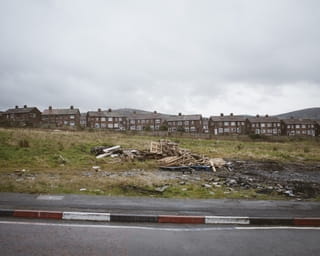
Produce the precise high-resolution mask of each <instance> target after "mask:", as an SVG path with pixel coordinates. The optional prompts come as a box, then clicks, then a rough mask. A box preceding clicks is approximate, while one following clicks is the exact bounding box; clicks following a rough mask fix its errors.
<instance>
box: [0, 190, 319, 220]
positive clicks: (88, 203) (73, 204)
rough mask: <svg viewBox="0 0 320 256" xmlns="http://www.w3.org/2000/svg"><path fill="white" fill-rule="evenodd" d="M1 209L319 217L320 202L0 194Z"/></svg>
mask: <svg viewBox="0 0 320 256" xmlns="http://www.w3.org/2000/svg"><path fill="white" fill-rule="evenodd" d="M0 208H1V209H31V210H33V209H36V210H44V209H45V210H60V211H62V210H64V211H66V210H70V211H95V212H114V213H127V212H130V213H137V214H181V215H202V216H204V215H220V216H223V215H224V216H250V217H270V216H277V217H319V216H320V203H319V202H299V201H254V200H231V199H222V200H216V199H211V200H199V199H197V200H195V199H193V200H190V199H162V198H161V199H160V198H135V197H107V196H88V195H59V196H54V195H52V196H46V195H43V196H42V195H40V196H39V195H35V194H33V195H31V194H20V193H0Z"/></svg>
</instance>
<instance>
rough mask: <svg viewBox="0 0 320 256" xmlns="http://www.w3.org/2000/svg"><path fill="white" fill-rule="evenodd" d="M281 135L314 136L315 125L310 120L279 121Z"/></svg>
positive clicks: (292, 119)
mask: <svg viewBox="0 0 320 256" xmlns="http://www.w3.org/2000/svg"><path fill="white" fill-rule="evenodd" d="M281 126H282V135H285V136H295V135H297V136H315V135H316V124H315V121H313V120H310V119H295V118H289V119H283V120H281Z"/></svg>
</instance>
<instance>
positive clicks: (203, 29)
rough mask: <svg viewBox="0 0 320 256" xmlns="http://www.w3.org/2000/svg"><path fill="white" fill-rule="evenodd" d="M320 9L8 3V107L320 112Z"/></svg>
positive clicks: (3, 8)
mask: <svg viewBox="0 0 320 256" xmlns="http://www.w3.org/2000/svg"><path fill="white" fill-rule="evenodd" d="M319 10H320V1H317V0H314V1H312V0H307V1H300V0H281V1H279V0H265V1H264V0H261V1H256V0H251V1H242V0H234V1H229V0H226V1H214V0H208V1H204V0H199V1H195V0H194V1H188V0H174V1H172V0H170V1H165V0H163V1H150V0H141V1H139V0H136V1H129V0H127V1H125V0H123V1H121V0H119V1H104V0H100V1H98V0H92V1H85V0H77V1H75V0H74V1H71V0H50V1H49V0H47V1H46V0H42V1H40V0H28V1H22V0H20V1H19V0H2V1H0V91H1V94H0V110H1V109H2V110H3V109H7V108H9V107H12V106H14V105H17V104H19V105H24V104H28V105H35V106H38V107H39V108H40V110H43V108H47V106H48V105H52V106H56V107H68V106H69V105H74V106H76V107H80V109H81V110H82V111H87V110H95V109H97V108H98V107H100V108H103V109H107V108H125V107H130V108H137V109H145V110H157V111H158V112H162V113H172V114H176V113H178V112H182V113H184V114H191V113H202V114H204V115H205V116H210V115H214V114H218V113H220V112H224V113H230V112H233V113H235V114H256V113H261V114H265V113H268V114H279V113H284V112H288V111H293V110H296V109H301V108H308V107H318V106H319V98H320V72H319V67H320V47H319V46H320V29H319V24H320V15H319Z"/></svg>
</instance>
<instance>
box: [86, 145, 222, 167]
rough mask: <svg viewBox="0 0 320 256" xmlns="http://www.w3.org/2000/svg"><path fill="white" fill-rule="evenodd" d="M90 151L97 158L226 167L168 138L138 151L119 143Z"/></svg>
mask: <svg viewBox="0 0 320 256" xmlns="http://www.w3.org/2000/svg"><path fill="white" fill-rule="evenodd" d="M91 153H93V154H95V155H96V158H97V159H100V158H104V157H107V156H110V157H112V158H113V157H119V158H120V159H121V160H123V161H130V160H134V159H137V160H141V161H143V160H147V159H157V160H158V163H159V165H160V166H161V167H173V166H175V167H188V166H189V167H190V166H198V167H199V166H200V167H201V166H205V167H210V168H212V170H213V171H216V169H215V168H221V167H224V166H225V167H227V168H228V165H227V162H226V161H224V160H223V159H222V158H212V159H210V158H208V157H205V156H202V155H199V154H195V153H192V152H191V151H190V150H188V149H183V148H180V147H179V146H178V144H177V143H174V142H172V141H170V140H159V141H158V142H155V141H152V142H151V144H150V150H149V151H140V150H136V149H121V147H120V146H119V145H117V146H112V147H103V146H98V147H94V148H92V149H91Z"/></svg>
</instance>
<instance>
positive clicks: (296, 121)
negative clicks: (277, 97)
mask: <svg viewBox="0 0 320 256" xmlns="http://www.w3.org/2000/svg"><path fill="white" fill-rule="evenodd" d="M282 121H283V122H284V123H285V124H314V122H315V121H314V120H311V119H301V118H299V119H297V118H289V119H282Z"/></svg>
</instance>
